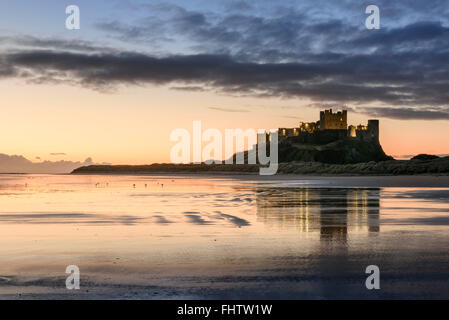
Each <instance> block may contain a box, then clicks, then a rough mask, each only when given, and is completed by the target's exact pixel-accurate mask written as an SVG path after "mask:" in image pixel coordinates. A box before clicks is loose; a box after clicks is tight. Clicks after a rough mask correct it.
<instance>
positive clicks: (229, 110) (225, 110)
mask: <svg viewBox="0 0 449 320" xmlns="http://www.w3.org/2000/svg"><path fill="white" fill-rule="evenodd" d="M208 109H211V110H216V111H221V112H249V110H245V109H234V108H222V107H209V108H208Z"/></svg>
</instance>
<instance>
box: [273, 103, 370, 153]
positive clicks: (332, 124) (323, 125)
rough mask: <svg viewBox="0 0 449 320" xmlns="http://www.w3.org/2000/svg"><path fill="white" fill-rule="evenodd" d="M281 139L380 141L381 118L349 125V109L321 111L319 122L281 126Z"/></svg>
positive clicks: (316, 141) (311, 141) (298, 140)
mask: <svg viewBox="0 0 449 320" xmlns="http://www.w3.org/2000/svg"><path fill="white" fill-rule="evenodd" d="M278 133H279V141H282V140H284V139H286V138H289V137H295V138H294V140H295V141H296V142H300V143H312V144H313V143H317V144H325V143H330V142H333V141H336V140H341V139H350V140H362V141H367V142H368V141H370V142H374V143H379V120H368V124H367V125H361V124H360V125H358V126H353V125H350V126H348V112H347V110H342V111H338V112H336V113H333V112H332V109H329V110H324V111H321V112H320V120H319V121H317V122H301V123H300V124H299V126H298V127H296V128H279V131H278Z"/></svg>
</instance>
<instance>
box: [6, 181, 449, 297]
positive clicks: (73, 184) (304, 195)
mask: <svg viewBox="0 0 449 320" xmlns="http://www.w3.org/2000/svg"><path fill="white" fill-rule="evenodd" d="M448 182H449V178H448V177H442V176H440V177H436V176H435V177H433V176H429V177H426V176H418V177H417V176H410V177H408V176H400V177H393V176H388V177H373V176H370V177H340V176H339V177H322V176H320V177H311V176H306V177H303V176H292V175H286V176H274V177H260V176H248V175H242V176H235V175H233V176H204V175H200V176H199V175H153V176H148V175H145V176H141V175H114V176H107V175H95V176H94V175H88V176H73V175H2V176H0V201H1V203H2V207H1V209H0V233H1V234H2V237H1V238H0V298H1V299H81V298H82V299H98V298H101V299H116V298H124V299H179V298H192V299H213V298H228V299H278V298H283V299H336V298H338V299H351V298H360V299H378V298H392V299H410V298H411V299H413V298H424V299H426V298H437V299H448V298H449V253H448V250H447V248H448V247H449V183H448ZM372 264H374V265H378V266H379V268H380V271H381V290H367V289H366V288H365V279H366V276H367V275H366V274H365V268H366V266H368V265H372ZM68 265H77V266H79V268H80V270H81V288H80V290H74V291H70V290H67V289H66V288H65V279H66V277H67V274H65V269H66V267H67V266H68Z"/></svg>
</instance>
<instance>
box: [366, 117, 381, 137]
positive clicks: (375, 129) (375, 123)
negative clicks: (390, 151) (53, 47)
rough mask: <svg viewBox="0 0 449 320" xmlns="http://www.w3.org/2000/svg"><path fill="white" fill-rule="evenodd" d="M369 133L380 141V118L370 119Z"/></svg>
mask: <svg viewBox="0 0 449 320" xmlns="http://www.w3.org/2000/svg"><path fill="white" fill-rule="evenodd" d="M368 134H369V136H370V137H371V138H373V139H374V140H376V141H379V120H368Z"/></svg>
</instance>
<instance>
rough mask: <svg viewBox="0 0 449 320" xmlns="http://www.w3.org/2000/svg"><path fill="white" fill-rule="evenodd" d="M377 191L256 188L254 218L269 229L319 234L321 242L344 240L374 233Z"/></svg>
mask: <svg viewBox="0 0 449 320" xmlns="http://www.w3.org/2000/svg"><path fill="white" fill-rule="evenodd" d="M379 191H380V190H379V189H375V188H370V189H358V188H357V189H354V188H259V189H257V197H256V199H257V200H256V201H257V217H258V220H259V221H262V222H264V223H266V224H268V225H270V226H277V227H280V228H296V229H298V230H299V231H300V232H306V233H307V232H315V231H319V232H320V238H321V239H322V240H330V241H341V242H345V241H346V240H347V236H348V233H350V232H363V231H366V232H368V233H377V232H379V231H380V227H379Z"/></svg>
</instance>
